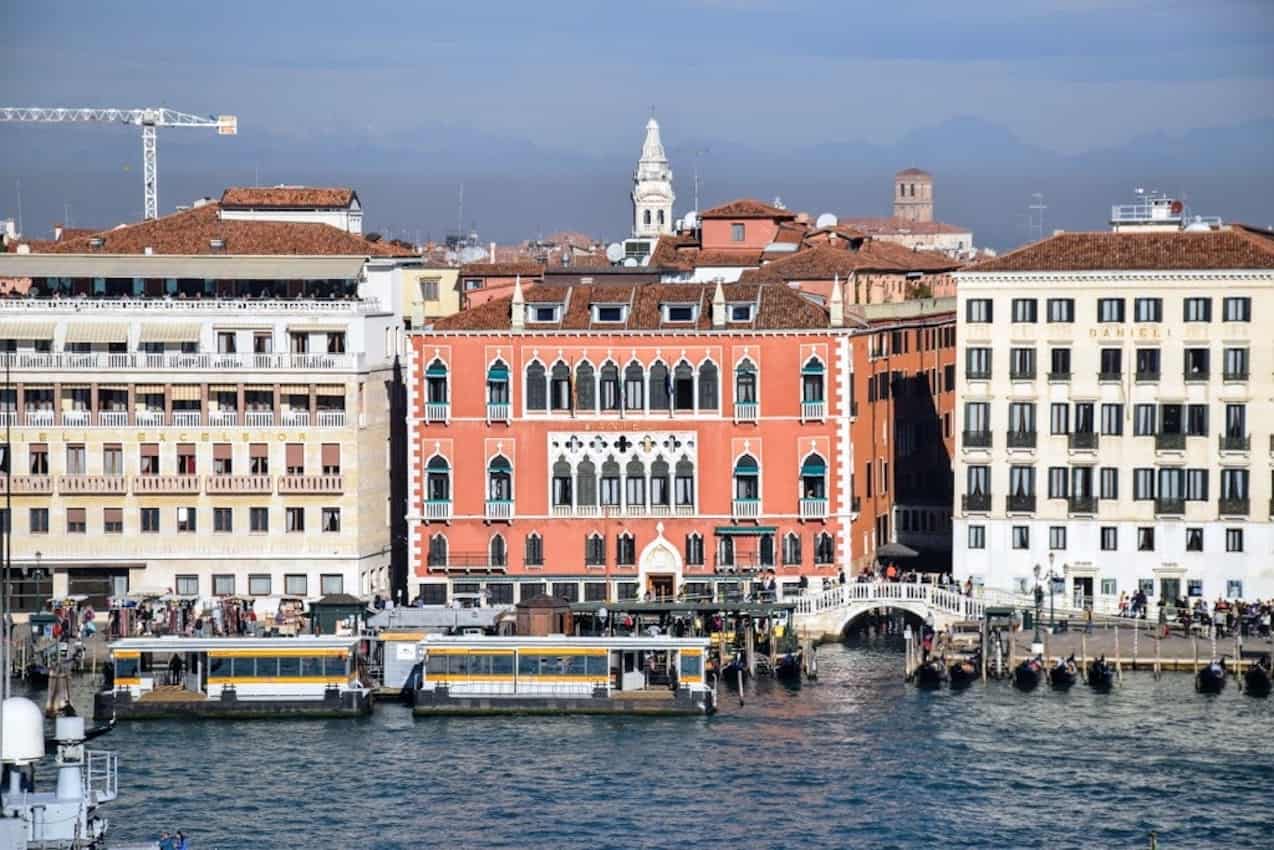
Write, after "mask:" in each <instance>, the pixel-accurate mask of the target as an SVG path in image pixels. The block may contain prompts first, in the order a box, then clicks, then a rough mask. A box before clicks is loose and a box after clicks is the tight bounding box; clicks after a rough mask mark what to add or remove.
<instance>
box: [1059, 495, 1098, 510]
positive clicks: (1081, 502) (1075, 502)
mask: <svg viewBox="0 0 1274 850" xmlns="http://www.w3.org/2000/svg"><path fill="white" fill-rule="evenodd" d="M1066 510H1067V512H1068V513H1071V514H1095V513H1097V498H1096V497H1095V496H1071V497H1070V498H1068V499H1067V500H1066Z"/></svg>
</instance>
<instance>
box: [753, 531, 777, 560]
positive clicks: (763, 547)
mask: <svg viewBox="0 0 1274 850" xmlns="http://www.w3.org/2000/svg"><path fill="white" fill-rule="evenodd" d="M757 555H758V557H759V559H760V561H761V566H763V567H772V566H774V535H773V534H762V535H761V539H760V540H758V541H757Z"/></svg>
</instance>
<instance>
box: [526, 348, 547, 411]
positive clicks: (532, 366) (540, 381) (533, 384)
mask: <svg viewBox="0 0 1274 850" xmlns="http://www.w3.org/2000/svg"><path fill="white" fill-rule="evenodd" d="M548 397H549V389H548V378H547V375H546V374H545V372H544V364H543V363H541V362H540V361H538V360H532V361H531V362H530V363H529V364H527V367H526V409H527V410H547V409H548Z"/></svg>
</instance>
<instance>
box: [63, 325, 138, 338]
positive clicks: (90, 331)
mask: <svg viewBox="0 0 1274 850" xmlns="http://www.w3.org/2000/svg"><path fill="white" fill-rule="evenodd" d="M66 341H67V342H88V343H94V342H96V343H108V342H128V322H73V323H71V324H69V325H67V327H66Z"/></svg>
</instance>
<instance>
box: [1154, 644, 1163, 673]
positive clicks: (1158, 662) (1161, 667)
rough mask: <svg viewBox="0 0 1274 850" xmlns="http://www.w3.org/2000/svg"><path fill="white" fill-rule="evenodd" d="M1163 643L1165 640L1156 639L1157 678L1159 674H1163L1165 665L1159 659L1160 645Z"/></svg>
mask: <svg viewBox="0 0 1274 850" xmlns="http://www.w3.org/2000/svg"><path fill="white" fill-rule="evenodd" d="M1161 643H1163V638H1161V637H1157V636H1156V637H1155V678H1156V679H1158V678H1159V674H1160V673H1162V672H1163V663H1162V662H1161V661H1160V659H1159V651H1160V650H1159V645H1160V644H1161Z"/></svg>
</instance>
